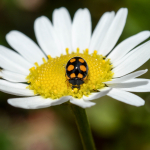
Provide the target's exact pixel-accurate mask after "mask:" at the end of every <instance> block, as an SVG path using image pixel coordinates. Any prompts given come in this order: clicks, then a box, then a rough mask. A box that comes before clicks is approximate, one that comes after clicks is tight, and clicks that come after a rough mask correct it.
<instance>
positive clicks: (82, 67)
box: [66, 57, 88, 89]
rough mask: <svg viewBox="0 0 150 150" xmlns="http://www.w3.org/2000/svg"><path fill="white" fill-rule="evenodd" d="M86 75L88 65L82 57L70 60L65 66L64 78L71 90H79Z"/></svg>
mask: <svg viewBox="0 0 150 150" xmlns="http://www.w3.org/2000/svg"><path fill="white" fill-rule="evenodd" d="M87 74H88V65H87V63H86V61H85V60H84V59H83V58H82V57H73V58H71V59H70V60H69V61H68V63H67V65H66V77H67V79H68V81H69V83H71V84H72V89H73V88H78V89H80V85H81V84H83V83H84V81H85V79H86V78H87Z"/></svg>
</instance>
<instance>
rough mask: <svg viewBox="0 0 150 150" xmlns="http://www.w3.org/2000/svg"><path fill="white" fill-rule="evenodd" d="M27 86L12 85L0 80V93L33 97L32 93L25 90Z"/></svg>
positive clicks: (20, 84)
mask: <svg viewBox="0 0 150 150" xmlns="http://www.w3.org/2000/svg"><path fill="white" fill-rule="evenodd" d="M27 86H28V85H27V84H22V83H12V82H8V81H5V80H0V91H2V92H5V93H9V94H12V95H19V96H33V95H34V92H33V91H32V90H29V89H27V88H26V87H27Z"/></svg>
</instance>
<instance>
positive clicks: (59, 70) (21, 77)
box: [0, 7, 150, 109]
mask: <svg viewBox="0 0 150 150" xmlns="http://www.w3.org/2000/svg"><path fill="white" fill-rule="evenodd" d="M127 12H128V10H127V9H126V8H121V9H119V11H118V12H117V13H116V14H115V13H114V12H113V11H112V12H106V13H104V14H103V15H102V17H101V18H100V20H99V22H98V24H97V26H96V28H95V30H94V31H93V33H92V23H91V15H90V12H89V10H88V9H87V8H84V9H78V10H77V11H76V13H75V15H74V17H73V21H71V17H70V15H69V13H68V11H67V9H66V8H64V7H62V8H59V9H55V10H54V12H53V15H52V23H51V21H50V20H49V19H48V18H47V17H45V16H41V17H39V18H37V19H36V20H35V23H34V31H35V36H36V39H37V42H38V45H39V46H38V45H37V44H36V43H35V42H33V41H32V40H31V39H30V38H29V37H27V36H26V35H24V34H23V33H21V32H19V31H11V32H9V33H8V34H7V35H6V40H7V42H8V43H9V45H10V46H11V47H12V48H13V49H14V50H15V51H13V50H10V49H8V48H6V47H4V46H2V45H1V46H0V66H1V68H3V69H2V70H1V72H0V76H1V77H2V78H3V79H1V80H0V91H3V92H6V93H10V94H13V95H18V96H23V97H21V98H12V99H8V103H9V104H10V105H13V106H15V107H20V108H25V109H37V108H44V107H49V106H53V105H59V104H62V103H64V102H67V101H69V102H70V103H72V104H75V105H78V106H80V107H82V108H86V107H91V106H93V105H95V103H94V102H91V100H94V99H98V98H100V97H102V96H105V95H107V96H110V97H112V98H114V99H116V100H119V101H122V102H124V103H127V104H130V105H134V106H141V105H144V100H143V99H141V98H140V97H138V96H136V95H135V94H132V93H130V92H149V91H150V81H149V80H148V79H142V78H137V77H139V76H141V75H142V74H144V73H146V72H147V69H146V70H140V71H135V70H136V69H137V68H139V67H140V66H141V65H143V64H144V63H145V62H146V61H147V60H148V59H149V58H150V41H148V42H145V43H144V44H142V45H140V46H137V45H139V44H140V43H142V42H143V41H145V40H146V39H147V38H148V37H149V36H150V32H149V31H142V32H140V33H138V34H136V35H133V36H131V37H129V38H127V39H126V40H124V41H122V42H121V43H120V44H118V45H117V46H116V47H115V45H116V43H117V41H118V39H119V37H120V35H121V33H122V31H123V28H124V26H125V22H126V17H127ZM73 57H81V59H82V58H83V59H82V61H86V63H87V65H88V72H87V76H86V78H85V79H84V80H82V79H81V78H82V75H83V74H81V75H78V76H77V75H76V74H74V75H71V76H70V78H72V79H73V80H74V79H75V77H76V78H78V79H79V78H80V80H81V81H82V82H83V84H81V85H80V86H79V87H78V88H72V84H71V83H70V82H69V79H68V78H69V77H68V76H67V75H66V69H67V67H66V64H67V63H68V61H69V62H70V63H71V61H70V60H71V59H72V58H73ZM81 63H82V62H81ZM73 67H74V66H73ZM70 70H72V69H70ZM133 71H135V72H133ZM131 72H132V73H131Z"/></svg>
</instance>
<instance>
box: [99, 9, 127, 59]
mask: <svg viewBox="0 0 150 150" xmlns="http://www.w3.org/2000/svg"><path fill="white" fill-rule="evenodd" d="M127 13H128V10H127V9H126V8H121V9H119V11H118V12H117V14H116V16H115V18H114V20H113V22H112V24H111V26H110V28H109V30H108V32H107V34H106V36H105V38H104V40H103V43H102V45H101V47H100V48H99V51H98V53H99V54H102V55H103V56H106V55H107V54H108V53H109V52H110V51H111V50H112V48H113V47H114V46H115V44H116V43H117V41H118V39H119V37H120V35H121V33H122V31H123V28H124V26H125V22H126V18H127Z"/></svg>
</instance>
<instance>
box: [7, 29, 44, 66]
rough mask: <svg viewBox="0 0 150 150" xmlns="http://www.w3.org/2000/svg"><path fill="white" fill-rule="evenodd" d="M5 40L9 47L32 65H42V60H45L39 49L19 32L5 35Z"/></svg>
mask: <svg viewBox="0 0 150 150" xmlns="http://www.w3.org/2000/svg"><path fill="white" fill-rule="evenodd" d="M6 40H7V42H8V43H9V45H10V46H11V47H13V48H14V49H15V50H16V51H17V52H18V53H20V54H21V55H22V56H23V57H24V58H25V59H26V60H28V61H29V62H31V63H32V64H34V63H35V62H38V63H39V64H42V63H43V61H42V58H45V59H46V57H45V55H44V53H43V52H42V51H41V50H40V48H39V47H38V46H37V45H36V44H35V43H34V42H33V41H32V40H31V39H30V38H29V37H27V36H26V35H24V34H23V33H21V32H19V31H11V32H9V33H8V34H7V35H6Z"/></svg>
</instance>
